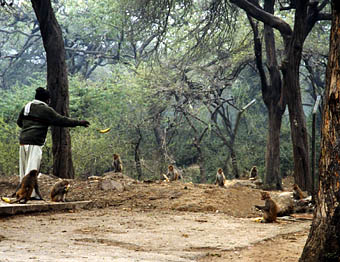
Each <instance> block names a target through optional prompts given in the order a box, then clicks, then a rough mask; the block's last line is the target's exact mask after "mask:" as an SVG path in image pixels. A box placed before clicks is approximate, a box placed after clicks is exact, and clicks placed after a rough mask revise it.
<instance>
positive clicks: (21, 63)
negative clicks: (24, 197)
mask: <svg viewBox="0 0 340 262" xmlns="http://www.w3.org/2000/svg"><path fill="white" fill-rule="evenodd" d="M142 2H143V1H140V2H139V1H109V0H105V1H91V0H89V1H55V2H54V3H53V8H54V11H55V14H56V17H57V20H58V22H59V24H60V26H61V29H62V32H63V38H64V44H65V49H66V62H67V67H68V73H69V92H70V116H71V117H72V118H79V119H87V120H88V121H90V122H91V126H90V128H87V129H82V128H75V129H71V130H70V132H71V138H72V157H73V163H74V167H75V174H76V176H78V177H86V176H90V175H101V174H102V173H103V172H105V171H108V170H110V168H111V162H112V155H113V153H118V154H120V155H121V157H122V159H123V163H124V167H125V171H124V173H125V174H127V175H129V176H131V177H133V178H138V179H144V180H145V179H158V178H159V177H160V174H161V173H164V172H166V166H167V164H170V163H172V164H175V165H176V166H177V167H178V168H180V169H182V170H183V171H184V177H185V179H186V180H187V181H192V182H195V183H200V182H209V183H211V182H213V181H214V179H215V174H216V170H217V168H218V167H222V168H223V169H224V171H225V174H226V176H227V177H228V178H233V177H234V176H235V174H238V173H239V174H240V175H242V174H243V173H245V172H247V171H249V169H250V168H251V167H252V166H253V165H256V166H257V167H258V169H259V173H260V175H261V176H262V177H263V175H264V172H265V152H266V141H267V132H268V119H267V118H268V116H267V109H266V106H265V104H264V102H263V99H262V96H261V83H260V77H259V74H258V72H257V68H256V62H255V58H254V37H253V32H252V27H251V25H250V23H249V21H248V18H247V16H246V14H245V13H244V12H243V11H242V10H240V9H238V8H236V7H235V6H233V5H229V4H227V3H225V4H224V5H219V6H218V9H214V6H213V2H211V3H206V2H205V1H195V2H194V4H190V5H189V4H188V5H187V4H186V1H173V3H174V4H173V5H171V6H172V8H171V10H170V9H169V10H163V11H162V12H161V11H160V10H158V8H161V7H162V5H157V1H154V3H155V4H154V5H153V6H150V5H146V6H144V7H145V8H143V5H142ZM188 2H189V1H188ZM277 8H278V9H277V11H278V10H279V6H278V7H277ZM170 11H171V12H170ZM0 12H1V17H0V35H1V37H0V51H1V54H0V96H1V98H2V99H1V101H0V148H1V150H0V173H1V174H5V175H12V174H15V173H17V172H18V171H17V170H18V148H19V147H18V135H19V131H20V129H19V128H18V127H17V126H16V119H17V116H18V114H19V111H20V110H21V108H22V107H23V106H24V105H25V103H27V102H29V101H30V100H32V99H33V97H34V91H35V89H36V88H37V87H38V86H46V57H45V53H44V48H43V46H42V40H41V35H40V32H39V23H38V22H37V19H36V17H35V15H34V12H33V10H32V6H31V5H30V2H28V1H23V2H21V4H20V5H17V6H15V9H11V8H6V9H1V11H0ZM221 12H223V14H224V15H223V16H221V15H219V14H220V13H221ZM279 13H280V16H281V18H282V19H284V20H285V21H286V22H287V23H289V24H290V25H293V22H294V16H293V15H294V14H293V12H292V11H291V10H286V11H285V12H279ZM145 14H148V15H147V16H146V15H145ZM259 26H260V29H261V27H262V25H261V24H259ZM329 31H330V21H320V22H318V23H317V24H316V25H315V26H314V27H313V29H312V32H311V33H310V34H309V35H308V38H307V39H306V41H305V43H304V49H303V57H302V63H301V66H300V86H301V92H302V96H303V105H304V112H305V116H306V120H307V127H308V132H309V137H311V133H312V109H313V106H314V104H315V101H316V98H317V96H318V95H321V96H322V95H323V88H324V85H325V80H324V75H325V70H326V65H327V55H328V48H329ZM260 32H262V30H260ZM260 37H261V39H263V32H262V33H260ZM277 39H278V40H280V37H279V36H277ZM279 43H280V42H279ZM282 45H283V43H282V42H281V47H280V46H277V50H278V53H279V55H280V50H281V51H282V50H283V46H282ZM282 53H283V52H282ZM282 59H283V58H282ZM253 99H256V102H255V103H254V104H251V105H250V106H249V107H247V108H246V110H244V111H242V108H244V107H245V106H246V105H249V103H250V102H251V101H253ZM320 108H321V105H320ZM287 111H288V110H286V112H285V113H284V115H283V121H282V127H281V134H280V173H281V175H282V176H285V175H289V174H291V173H292V170H293V165H294V163H293V153H292V145H291V138H290V137H291V135H290V127H289V117H288V112H287ZM238 117H240V118H239V121H238ZM320 124H321V115H320V110H319V111H318V114H317V121H316V127H317V128H316V132H317V135H316V137H317V141H316V145H317V149H316V152H319V151H320V150H319V140H320V139H319V138H320ZM109 127H110V128H111V131H110V132H108V133H105V134H101V133H99V132H98V129H104V128H109ZM51 143H52V142H51V137H50V136H49V137H48V139H47V142H46V145H45V147H44V153H43V154H44V156H43V163H42V170H41V171H42V172H43V173H51V168H52V152H51V148H52V145H51ZM310 146H311V145H310ZM232 159H233V161H232ZM317 159H318V157H317ZM235 164H236V165H235ZM235 168H237V169H238V170H235Z"/></svg>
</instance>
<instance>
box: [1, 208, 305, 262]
mask: <svg viewBox="0 0 340 262" xmlns="http://www.w3.org/2000/svg"><path fill="white" fill-rule="evenodd" d="M309 225H310V222H309V221H308V222H306V221H305V222H281V223H275V224H261V223H257V222H254V219H250V218H233V217H230V216H227V215H225V214H219V213H217V214H207V213H205V214H204V213H192V212H188V213H186V212H176V211H162V212H158V211H148V212H144V211H142V210H140V211H136V210H134V211H132V210H117V209H114V208H104V209H98V210H81V211H75V212H68V213H57V214H52V213H46V214H40V215H20V216H15V217H7V218H1V220H0V240H1V242H0V244H1V245H0V261H1V262H5V261H6V262H7V261H9V262H14V261H18V262H19V261H43V262H49V261H70V262H73V261H74V262H75V261H115V262H137V261H143V262H144V261H145V262H146V261H150V262H151V261H154V262H170V261H171V262H181V261H183V262H191V261H204V262H206V261H264V260H263V256H264V255H265V256H266V257H267V259H266V261H267V262H269V261H297V258H298V257H299V255H300V253H301V251H302V249H301V243H302V244H304V241H305V236H306V232H307V231H306V230H307V229H308V228H309ZM301 232H302V233H301ZM278 235H284V236H281V237H279V238H275V237H276V236H278ZM270 239H274V240H270ZM280 241H281V242H282V243H281V244H279V243H280ZM283 243H285V244H286V248H287V250H286V251H285V252H286V254H283V257H282V258H280V256H279V255H277V254H275V252H274V250H275V249H282V248H285V247H284V246H283V245H282V244H283ZM297 243H298V244H297ZM287 244H289V245H288V246H287ZM294 244H297V246H294ZM271 245H272V247H271ZM271 249H272V250H271ZM266 252H267V254H266ZM270 252H273V254H270ZM272 255H274V257H273V259H272V260H271V259H268V258H269V257H270V256H272ZM291 255H293V257H291V258H290V256H291ZM294 256H295V257H294Z"/></svg>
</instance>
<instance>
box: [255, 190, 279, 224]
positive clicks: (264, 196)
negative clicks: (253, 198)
mask: <svg viewBox="0 0 340 262" xmlns="http://www.w3.org/2000/svg"><path fill="white" fill-rule="evenodd" d="M261 200H264V201H265V204H264V206H257V205H255V207H256V208H257V209H259V210H262V211H263V220H262V221H261V222H263V223H272V222H276V218H277V213H278V207H277V205H276V203H275V202H274V200H272V199H271V197H270V195H269V193H268V192H264V191H263V192H261Z"/></svg>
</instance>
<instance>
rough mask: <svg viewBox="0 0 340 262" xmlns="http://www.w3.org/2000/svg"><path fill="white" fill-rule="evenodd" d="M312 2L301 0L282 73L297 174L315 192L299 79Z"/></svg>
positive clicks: (286, 44)
mask: <svg viewBox="0 0 340 262" xmlns="http://www.w3.org/2000/svg"><path fill="white" fill-rule="evenodd" d="M308 2H309V1H308V0H301V1H297V5H296V12H295V23H294V32H293V34H292V36H289V37H286V38H285V60H284V61H283V63H282V74H283V83H284V91H285V98H286V100H287V104H288V109H289V121H290V129H291V137H292V142H293V154H294V178H295V182H296V183H297V184H298V185H299V186H300V187H301V188H302V189H303V190H308V191H309V192H311V191H312V180H311V173H310V163H309V148H308V132H307V127H306V119H305V114H304V111H303V106H302V99H301V91H300V82H299V72H300V70H299V68H300V63H301V58H302V48H303V43H304V41H305V38H306V36H307V34H308V32H307V31H306V23H307V20H306V16H307V8H308Z"/></svg>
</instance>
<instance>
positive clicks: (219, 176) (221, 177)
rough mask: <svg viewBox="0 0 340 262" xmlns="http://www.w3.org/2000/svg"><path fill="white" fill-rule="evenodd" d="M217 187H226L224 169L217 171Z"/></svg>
mask: <svg viewBox="0 0 340 262" xmlns="http://www.w3.org/2000/svg"><path fill="white" fill-rule="evenodd" d="M215 185H219V186H221V187H224V185H225V176H224V173H223V170H222V168H219V169H218V170H217V173H216V180H215Z"/></svg>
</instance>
